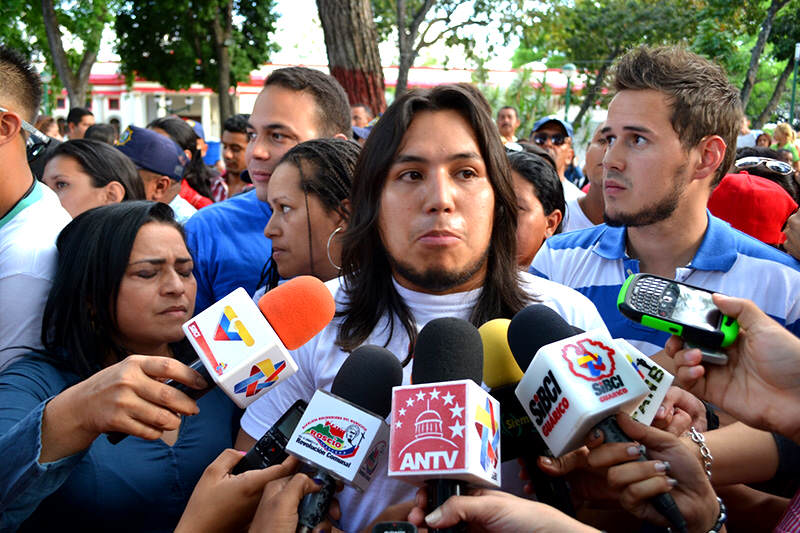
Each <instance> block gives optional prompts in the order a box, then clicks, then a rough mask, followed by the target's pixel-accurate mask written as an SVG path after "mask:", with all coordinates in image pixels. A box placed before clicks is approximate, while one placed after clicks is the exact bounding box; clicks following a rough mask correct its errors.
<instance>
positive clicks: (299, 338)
mask: <svg viewBox="0 0 800 533" xmlns="http://www.w3.org/2000/svg"><path fill="white" fill-rule="evenodd" d="M258 308H259V309H261V312H262V313H263V314H264V316H265V317H266V319H267V322H269V325H270V326H272V329H274V330H275V333H277V334H278V337H280V339H281V342H283V345H284V346H286V349H287V350H296V349H297V348H299V347H301V346H302V345H304V344H305V343H307V342H308V341H310V340H311V338H312V337H313V336H314V335H316V334H317V333H319V332H320V331H322V329H323V328H324V327H325V326H327V325H328V324H329V323H330V321H331V320H333V315H334V313H335V312H336V303H335V302H334V301H333V296H332V295H331V292H330V291H329V290H328V288H327V287H326V286H325V284H324V283H322V281H320V280H319V279H318V278H315V277H314V276H297V277H296V278H292V279H290V280H289V281H287V282H285V283H281V284H280V285H278V286H277V287H275V288H274V289H272V290H271V291H269V292H268V293H266V294H265V295H264V296H262V297H261V299H260V300H259V301H258Z"/></svg>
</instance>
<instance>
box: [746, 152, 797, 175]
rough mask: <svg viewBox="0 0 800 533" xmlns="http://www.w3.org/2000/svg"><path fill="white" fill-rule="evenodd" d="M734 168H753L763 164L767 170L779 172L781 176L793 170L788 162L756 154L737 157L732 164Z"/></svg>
mask: <svg viewBox="0 0 800 533" xmlns="http://www.w3.org/2000/svg"><path fill="white" fill-rule="evenodd" d="M733 166H735V167H736V168H755V167H760V166H763V167H765V168H766V169H767V170H769V171H771V172H775V173H776V174H780V175H782V176H787V175H789V174H791V173H792V172H794V169H793V168H792V165H790V164H789V163H785V162H783V161H778V160H777V159H771V158H769V157H758V156H749V157H743V158H741V159H737V160H736V162H735V163H734V164H733Z"/></svg>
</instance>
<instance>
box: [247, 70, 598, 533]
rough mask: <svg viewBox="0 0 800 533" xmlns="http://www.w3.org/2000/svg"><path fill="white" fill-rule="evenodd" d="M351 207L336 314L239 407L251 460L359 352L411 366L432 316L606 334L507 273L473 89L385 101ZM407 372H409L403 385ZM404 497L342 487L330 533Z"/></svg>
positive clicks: (537, 282)
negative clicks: (260, 443) (289, 414)
mask: <svg viewBox="0 0 800 533" xmlns="http://www.w3.org/2000/svg"><path fill="white" fill-rule="evenodd" d="M473 124H474V125H475V126H473ZM351 198H352V204H351V213H352V215H351V218H350V220H349V223H348V230H347V232H346V233H345V235H344V236H343V237H342V238H343V241H342V242H343V245H342V277H340V278H338V279H336V280H332V281H330V282H328V287H329V288H330V289H331V291H332V292H333V294H334V297H335V298H336V301H337V306H338V313H337V317H336V318H335V319H334V320H333V322H331V324H329V325H328V326H327V327H326V328H325V329H324V330H323V331H322V332H321V333H320V334H318V335H317V336H316V337H314V338H313V339H312V340H311V341H310V342H309V343H308V344H306V345H305V346H303V347H301V348H300V349H298V350H296V351H295V352H294V356H295V357H296V360H297V362H298V365H299V366H300V370H299V372H298V373H297V374H295V375H294V376H292V377H291V378H290V379H289V380H287V381H286V382H285V383H283V384H281V386H280V387H278V388H276V389H275V390H274V391H272V392H270V393H269V394H267V395H266V396H265V397H264V398H262V399H260V400H259V401H257V402H255V403H254V404H252V405H251V406H250V407H249V408H248V409H247V411H246V413H245V415H244V417H243V418H242V422H241V424H242V431H241V432H240V434H239V439H238V440H237V444H236V445H237V448H239V449H242V450H245V449H249V447H250V446H252V444H253V443H254V442H255V439H256V438H259V437H261V435H263V434H264V432H265V431H266V430H267V429H269V428H270V427H271V426H272V425H273V424H274V423H275V421H276V420H277V418H278V417H280V415H281V414H282V413H284V412H285V411H286V410H287V409H288V407H289V406H290V405H291V404H292V403H293V402H294V401H296V400H297V399H298V398H303V399H306V400H309V399H310V398H311V396H312V395H313V394H314V391H315V390H317V389H326V390H330V386H331V383H332V381H333V378H334V376H335V375H336V373H337V372H338V370H339V367H340V366H341V364H342V363H343V362H344V360H345V358H346V357H347V355H348V352H350V351H352V350H353V349H354V348H356V347H358V346H360V345H362V344H377V345H385V346H386V347H387V348H388V349H389V350H390V351H392V352H393V353H394V354H395V355H396V356H397V357H398V358H399V359H400V360H401V361H404V362H406V363H408V362H409V361H410V357H411V355H412V353H413V346H414V342H415V340H416V336H417V333H418V331H419V329H421V328H422V327H423V326H425V324H427V323H428V322H429V321H430V320H432V319H434V318H439V317H446V316H453V317H459V318H462V319H465V320H469V321H470V322H472V323H473V324H475V325H476V326H479V325H481V324H483V323H485V322H487V321H488V320H491V319H493V318H498V317H506V318H511V317H513V315H514V314H516V313H517V312H518V311H519V310H521V309H522V308H524V307H525V306H526V305H528V304H530V303H533V302H534V301H539V302H542V303H544V304H545V305H548V306H550V307H552V308H553V309H555V310H556V311H557V312H558V313H559V314H561V315H562V316H563V317H564V318H565V319H566V320H567V321H568V322H569V323H571V324H573V325H575V326H578V327H580V328H583V329H586V330H589V329H592V328H597V327H604V325H603V323H602V321H601V320H600V317H599V314H598V312H597V310H596V309H595V308H594V306H593V305H592V304H591V303H590V302H589V301H588V300H587V299H586V298H585V297H583V296H581V295H580V294H578V293H577V292H576V291H573V290H571V289H568V288H567V287H564V286H561V285H558V284H556V283H551V282H548V281H547V280H543V279H541V278H535V277H533V276H530V275H528V274H527V273H521V272H519V271H518V270H517V266H516V250H515V248H516V245H515V243H516V223H517V206H516V198H515V196H514V190H513V185H512V181H511V175H510V169H509V166H508V160H507V157H506V155H505V151H504V149H503V146H502V145H501V142H500V139H499V136H498V135H497V129H496V127H495V124H494V123H493V121H492V117H491V115H490V114H489V106H488V103H487V102H486V100H485V99H484V97H483V96H482V95H481V94H480V93H479V92H478V91H477V90H476V89H474V88H472V87H470V86H466V85H445V86H440V87H437V88H435V89H431V90H429V91H411V92H408V93H406V94H405V95H403V96H402V97H400V98H399V99H398V100H396V101H395V103H394V104H392V106H390V107H389V109H388V110H387V111H386V113H385V114H384V115H383V117H382V118H381V120H380V121H379V122H378V123H377V125H376V126H375V128H374V129H373V130H372V133H371V134H370V137H369V140H368V141H367V144H366V146H365V147H364V151H363V152H362V154H361V158H360V160H359V165H358V167H357V169H356V176H355V180H354V184H353V192H352V195H351ZM410 374H411V365H408V364H407V365H406V366H405V371H404V383H408V382H409V379H410ZM503 477H504V479H505V478H506V477H508V478H513V477H514V476H513V475H512V476H505V475H504V476H503ZM507 481H508V482H512V483H513V481H514V480H513V479H507ZM415 490H416V489H415V487H413V486H412V485H409V484H406V483H403V482H401V481H397V480H394V479H389V478H388V477H387V476H386V474H385V473H383V474H382V475H377V476H376V477H375V478H374V479H373V481H372V483H371V485H370V487H369V488H368V489H367V490H366V491H365V492H364V493H363V494H360V493H358V492H356V491H355V490H354V489H351V488H345V489H344V491H343V492H341V493H340V494H339V496H338V498H339V502H340V507H341V509H342V520H341V527H342V528H343V529H344V530H345V531H358V530H361V529H363V528H364V527H365V526H366V525H367V524H368V523H369V522H370V521H372V520H374V519H375V517H376V515H377V514H378V513H380V512H381V511H382V510H383V509H384V508H386V507H387V506H389V505H393V504H397V503H400V502H403V501H409V500H412V499H413V497H414V493H415ZM398 518H399V517H396V518H395V519H398Z"/></svg>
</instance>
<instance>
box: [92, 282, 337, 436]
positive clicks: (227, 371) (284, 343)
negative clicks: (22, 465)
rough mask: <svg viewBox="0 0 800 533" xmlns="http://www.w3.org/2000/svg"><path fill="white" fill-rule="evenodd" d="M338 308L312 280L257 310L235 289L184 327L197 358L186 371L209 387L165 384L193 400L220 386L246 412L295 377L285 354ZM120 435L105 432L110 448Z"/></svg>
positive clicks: (288, 287)
mask: <svg viewBox="0 0 800 533" xmlns="http://www.w3.org/2000/svg"><path fill="white" fill-rule="evenodd" d="M335 311H336V305H335V303H334V300H333V296H332V295H331V293H330V291H329V290H328V288H327V287H326V286H325V284H324V283H322V282H321V281H320V280H319V279H318V278H315V277H313V276H298V277H296V278H292V279H290V280H289V281H287V282H285V283H283V284H281V285H279V286H278V287H276V288H274V289H272V290H271V291H269V292H267V293H266V294H265V295H264V296H262V297H261V299H260V300H259V301H258V305H257V306H256V304H255V303H254V302H253V300H252V299H251V298H250V297H249V296H248V295H247V292H246V291H245V290H244V289H242V288H239V289H236V290H235V291H233V292H231V293H230V294H228V295H227V296H225V297H224V298H222V299H221V300H219V301H218V302H216V303H215V304H213V305H212V306H210V307H209V308H208V309H206V310H205V311H203V312H202V313H200V314H198V315H197V316H195V317H193V318H191V319H190V320H188V321H187V322H186V323H185V324H183V331H184V332H185V333H186V337H187V338H188V339H189V342H190V343H191V345H192V347H193V348H194V350H195V352H196V353H197V355H198V359H196V360H195V361H194V362H193V363H191V364H190V365H189V366H190V367H191V368H193V369H194V370H196V371H197V372H198V373H200V375H201V376H203V379H205V380H206V382H207V383H209V385H210V386H209V387H208V388H206V389H202V390H198V389H192V388H191V387H187V386H185V385H183V384H182V383H178V382H175V381H172V380H169V381H167V384H169V385H171V386H173V387H175V388H176V389H178V390H180V391H181V392H183V393H185V394H186V395H187V396H189V397H191V398H194V399H197V398H199V397H201V396H202V395H203V394H205V393H206V392H208V391H209V390H211V388H212V387H214V386H218V387H220V388H221V389H222V391H223V392H224V393H225V394H226V395H227V396H228V397H229V398H230V399H231V400H233V402H234V403H235V404H236V405H238V406H239V407H240V408H242V409H244V408H245V407H247V406H248V405H250V404H251V403H253V402H254V401H256V400H257V399H258V398H259V397H261V395H262V394H263V393H265V392H266V391H268V390H270V389H272V388H274V387H275V386H276V385H278V384H279V383H281V382H283V381H285V380H286V379H287V378H289V377H290V376H292V375H293V374H294V373H295V372H297V364H296V363H295V361H294V359H293V358H292V356H291V354H290V353H289V350H295V349H297V348H299V347H300V346H302V345H303V344H305V343H307V342H308V341H309V340H311V338H312V337H313V336H314V335H316V334H317V333H319V332H320V331H322V329H323V328H324V327H325V326H327V325H328V323H329V322H330V321H331V320H332V319H333V315H334V312H335ZM125 436H126V435H125V434H124V433H109V435H108V440H109V441H110V442H112V443H113V444H116V443H118V442H119V441H121V440H122V439H123V438H125Z"/></svg>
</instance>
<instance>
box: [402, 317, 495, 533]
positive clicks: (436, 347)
mask: <svg viewBox="0 0 800 533" xmlns="http://www.w3.org/2000/svg"><path fill="white" fill-rule="evenodd" d="M462 379H471V380H472V381H474V382H475V383H477V384H478V385H480V384H481V382H482V381H483V343H482V341H481V336H480V333H478V330H477V329H476V328H475V326H473V325H472V324H470V323H469V322H467V321H466V320H461V319H459V318H452V317H447V318H437V319H435V320H431V321H430V322H428V323H427V324H426V325H425V327H424V328H422V331H420V333H419V337H417V342H416V346H415V347H414V363H413V366H412V367H411V382H412V383H413V384H415V385H419V384H422V383H438V382H442V381H457V380H462ZM425 484H426V486H427V489H428V509H429V510H433V509H436V508H438V507H439V506H440V505H442V504H443V503H444V502H446V501H447V499H448V498H450V496H457V495H461V494H466V493H467V488H468V485H469V483H468V482H466V481H462V480H459V479H430V480H428V481H426V483H425ZM429 531H432V532H436V531H440V532H446V533H451V532H453V533H455V532H462V531H466V524H458V525H457V526H454V527H450V528H445V529H431V530H429Z"/></svg>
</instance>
